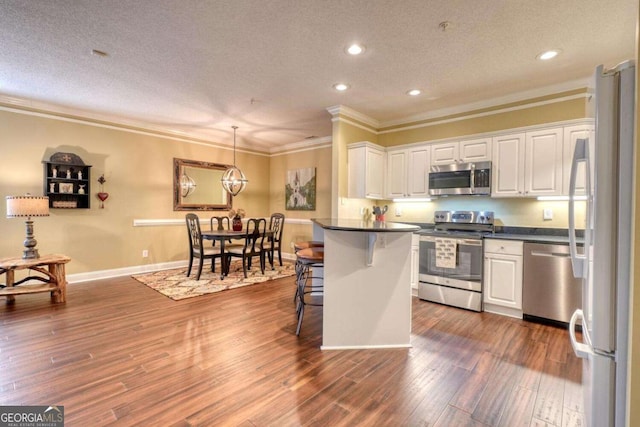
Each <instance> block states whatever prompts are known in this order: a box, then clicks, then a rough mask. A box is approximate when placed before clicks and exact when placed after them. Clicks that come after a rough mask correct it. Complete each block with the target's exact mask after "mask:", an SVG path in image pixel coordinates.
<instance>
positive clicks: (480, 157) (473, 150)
mask: <svg viewBox="0 0 640 427" xmlns="http://www.w3.org/2000/svg"><path fill="white" fill-rule="evenodd" d="M489 160H491V138H480V139H469V140H466V141H460V161H461V162H463V163H472V162H486V161H489Z"/></svg>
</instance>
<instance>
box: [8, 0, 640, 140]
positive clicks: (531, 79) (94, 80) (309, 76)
mask: <svg viewBox="0 0 640 427" xmlns="http://www.w3.org/2000/svg"><path fill="white" fill-rule="evenodd" d="M637 7H638V1H637V0H606V1H604V0H430V1H426V0H267V1H265V0H234V1H226V0H217V1H195V0H109V1H106V0H0V40H1V42H0V101H2V100H4V101H6V100H8V99H10V98H18V99H19V100H23V101H24V100H27V101H31V102H38V103H46V104H54V105H57V106H60V107H61V108H64V109H67V111H84V112H86V113H87V114H89V115H93V116H94V117H103V118H107V119H110V120H116V121H123V122H128V123H138V124H145V125H148V126H150V127H154V128H159V129H166V130H170V131H175V132H184V133H185V134H188V135H192V136H196V137H200V138H204V139H207V140H211V141H215V142H222V143H226V142H228V141H231V139H232V134H233V131H232V130H231V126H232V125H237V126H239V129H238V144H239V145H244V146H247V147H250V146H251V147H255V148H262V149H266V150H269V148H270V147H277V146H282V145H285V144H291V143H295V142H300V141H303V140H304V139H305V138H307V137H309V136H316V137H325V136H329V135H331V121H330V115H329V113H328V112H327V110H326V109H327V107H331V106H335V105H344V106H347V107H350V108H352V109H354V110H356V111H359V112H361V113H364V114H366V115H368V116H370V117H371V118H373V119H375V120H378V121H379V122H381V123H382V124H385V123H387V124H389V123H396V122H399V121H402V120H405V119H407V118H410V117H414V116H416V115H422V114H428V113H434V112H437V111H442V110H446V109H452V108H460V107H461V106H464V105H468V104H476V105H477V103H480V102H487V101H488V100H492V99H499V98H502V97H507V96H512V97H513V96H514V95H517V94H525V93H529V94H530V93H533V92H531V91H538V92H543V91H544V90H547V91H549V90H550V89H549V88H550V87H566V86H570V85H571V84H573V85H574V86H575V85H578V84H579V83H576V82H582V84H584V82H586V80H587V79H588V78H589V77H590V76H591V74H592V72H593V69H594V68H595V66H596V65H598V64H601V63H603V64H605V66H613V65H615V64H616V63H618V62H620V61H622V60H625V59H629V58H633V57H634V56H635V27H636V18H637V16H638V12H637ZM443 21H450V22H451V25H450V26H449V27H448V29H447V30H446V31H442V30H441V29H440V28H439V23H440V22H443ZM354 41H358V42H361V43H363V44H365V45H366V47H367V50H366V52H365V54H364V55H361V56H359V57H351V56H347V55H346V54H345V53H344V48H345V47H346V46H347V45H348V44H350V43H351V42H354ZM550 48H559V49H561V50H562V54H561V55H560V56H559V57H558V58H556V59H555V60H552V61H547V62H541V61H538V60H536V59H535V58H536V55H538V54H539V53H540V52H542V51H544V50H547V49H550ZM92 49H98V50H102V51H104V52H107V53H108V54H109V56H107V57H104V58H103V57H99V56H96V55H92V54H91V51H92ZM339 81H344V82H348V83H349V84H350V85H351V89H350V90H349V91H347V92H344V93H338V92H336V91H335V90H333V89H332V85H333V84H334V83H336V82H339ZM563 85H564V86H563ZM416 87H417V88H420V89H422V90H423V95H421V96H419V97H409V96H407V95H405V92H406V91H407V90H409V89H412V88H416ZM521 96H524V95H521Z"/></svg>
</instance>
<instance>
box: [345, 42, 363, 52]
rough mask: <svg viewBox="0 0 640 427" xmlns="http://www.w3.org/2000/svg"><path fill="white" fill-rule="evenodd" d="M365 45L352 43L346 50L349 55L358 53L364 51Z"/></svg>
mask: <svg viewBox="0 0 640 427" xmlns="http://www.w3.org/2000/svg"><path fill="white" fill-rule="evenodd" d="M364 49H365V47H364V46H363V45H361V44H357V43H354V44H352V45H351V46H349V47H348V48H347V49H346V50H347V53H348V54H349V55H360V54H361V53H362V52H364Z"/></svg>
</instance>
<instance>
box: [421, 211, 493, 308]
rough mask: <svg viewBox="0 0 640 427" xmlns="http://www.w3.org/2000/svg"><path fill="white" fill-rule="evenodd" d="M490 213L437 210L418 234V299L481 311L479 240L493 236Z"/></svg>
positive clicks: (480, 248) (480, 244) (481, 253)
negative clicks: (429, 227) (430, 225)
mask: <svg viewBox="0 0 640 427" xmlns="http://www.w3.org/2000/svg"><path fill="white" fill-rule="evenodd" d="M493 218H494V216H493V212H491V211H436V212H435V221H434V222H435V226H434V228H433V230H422V231H420V232H419V234H420V270H419V277H420V284H419V287H418V297H419V298H420V299H423V300H427V301H433V302H438V303H441V304H447V305H451V306H454V307H460V308H466V309H468V310H474V311H482V270H483V252H482V238H483V236H485V235H486V234H488V233H493V231H494V226H493Z"/></svg>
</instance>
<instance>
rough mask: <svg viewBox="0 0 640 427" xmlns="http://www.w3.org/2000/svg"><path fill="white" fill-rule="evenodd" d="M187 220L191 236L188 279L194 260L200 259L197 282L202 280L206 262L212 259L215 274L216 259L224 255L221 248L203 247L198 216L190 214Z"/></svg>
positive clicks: (212, 269)
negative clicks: (203, 266) (203, 267)
mask: <svg viewBox="0 0 640 427" xmlns="http://www.w3.org/2000/svg"><path fill="white" fill-rule="evenodd" d="M185 220H186V222H187V233H188V234H189V268H188V269H187V277H189V276H190V275H191V267H192V266H193V259H194V258H198V259H199V260H200V262H199V264H198V274H197V275H196V280H200V275H201V274H202V265H203V264H204V261H205V260H206V259H210V260H211V271H213V272H215V263H216V258H222V253H220V248H205V247H204V246H203V245H202V231H201V230H200V218H198V215H196V214H192V213H188V214H187V215H186V216H185ZM221 267H222V266H221Z"/></svg>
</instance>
